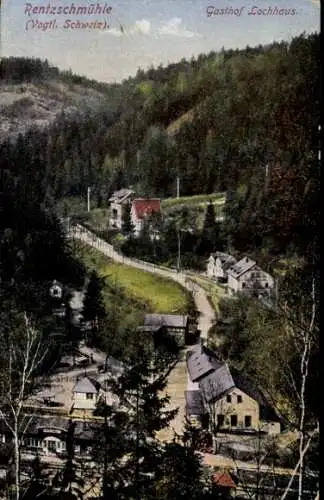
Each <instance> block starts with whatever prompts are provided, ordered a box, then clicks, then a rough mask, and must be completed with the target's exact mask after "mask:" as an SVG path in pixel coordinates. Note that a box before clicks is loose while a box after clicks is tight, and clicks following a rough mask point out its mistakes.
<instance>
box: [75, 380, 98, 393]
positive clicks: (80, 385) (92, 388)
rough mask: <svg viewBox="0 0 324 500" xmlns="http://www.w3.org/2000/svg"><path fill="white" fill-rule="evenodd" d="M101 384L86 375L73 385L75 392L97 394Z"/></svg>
mask: <svg viewBox="0 0 324 500" xmlns="http://www.w3.org/2000/svg"><path fill="white" fill-rule="evenodd" d="M99 386H100V384H98V382H97V381H96V380H93V379H91V378H89V377H84V378H82V379H81V380H79V381H78V382H77V383H76V384H75V386H74V387H73V392H82V393H87V394H97V392H98V389H99Z"/></svg>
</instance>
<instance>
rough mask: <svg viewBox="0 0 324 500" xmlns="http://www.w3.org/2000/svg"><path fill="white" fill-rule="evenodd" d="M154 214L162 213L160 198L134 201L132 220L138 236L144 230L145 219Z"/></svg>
mask: <svg viewBox="0 0 324 500" xmlns="http://www.w3.org/2000/svg"><path fill="white" fill-rule="evenodd" d="M153 213H157V214H160V213H161V200H160V199H159V198H136V199H135V200H133V202H132V208H131V218H132V223H133V226H134V233H135V235H136V236H138V235H139V233H140V232H141V230H142V229H143V225H144V221H145V219H146V218H147V217H149V216H150V215H152V214H153Z"/></svg>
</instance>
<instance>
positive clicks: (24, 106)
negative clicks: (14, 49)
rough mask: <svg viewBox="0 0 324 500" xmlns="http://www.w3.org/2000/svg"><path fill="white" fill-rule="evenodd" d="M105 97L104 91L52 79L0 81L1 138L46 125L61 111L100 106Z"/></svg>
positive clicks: (77, 110)
mask: <svg viewBox="0 0 324 500" xmlns="http://www.w3.org/2000/svg"><path fill="white" fill-rule="evenodd" d="M105 100H106V95H105V94H104V93H101V92H99V91H98V90H96V89H92V88H87V87H83V86H82V85H77V84H73V83H64V82H60V81H55V80H49V81H44V82H39V83H32V82H28V83H21V84H8V83H5V84H0V116H1V120H0V141H1V140H2V139H4V138H5V137H7V136H9V135H10V136H11V137H12V136H16V135H17V134H19V133H25V132H26V131H27V130H28V129H29V128H31V127H32V126H33V127H38V128H42V127H45V126H47V125H49V124H50V123H52V122H53V121H54V120H55V118H57V117H58V116H59V115H61V114H62V113H63V112H64V114H65V115H72V114H74V113H76V112H80V110H83V109H84V111H87V110H96V109H99V108H100V107H101V106H102V105H103V104H104V102H105Z"/></svg>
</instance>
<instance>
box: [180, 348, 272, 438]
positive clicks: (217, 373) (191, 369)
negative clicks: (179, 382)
mask: <svg viewBox="0 0 324 500" xmlns="http://www.w3.org/2000/svg"><path fill="white" fill-rule="evenodd" d="M187 370H188V375H189V378H190V381H191V383H194V384H197V387H196V391H187V392H188V393H187V394H186V401H187V414H188V415H189V417H194V418H196V419H200V420H201V421H203V420H204V421H206V415H209V427H211V428H213V429H215V428H216V429H217V430H220V431H221V430H229V429H230V430H241V431H247V430H249V431H250V430H255V431H256V430H259V429H262V430H263V431H264V432H267V433H271V434H277V433H280V422H279V419H278V418H277V416H276V415H275V413H274V411H273V410H272V408H271V407H270V405H269V404H268V402H267V401H266V399H265V397H264V396H263V394H262V393H261V392H260V391H259V390H258V389H256V388H255V387H254V385H253V384H252V383H251V381H247V380H246V379H245V378H244V377H243V376H242V375H240V374H239V373H238V372H236V371H235V370H233V369H231V370H230V369H229V367H228V365H227V364H226V363H224V362H223V361H221V360H220V359H219V358H218V357H217V355H216V354H215V353H214V352H213V351H211V350H210V349H208V348H207V347H205V346H202V345H201V344H197V345H196V346H194V347H193V348H192V349H190V350H189V351H188V353H187ZM197 389H198V390H197ZM199 392H200V395H199Z"/></svg>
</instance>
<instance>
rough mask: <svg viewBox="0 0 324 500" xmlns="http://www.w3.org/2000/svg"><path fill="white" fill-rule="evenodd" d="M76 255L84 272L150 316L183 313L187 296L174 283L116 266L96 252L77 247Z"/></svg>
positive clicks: (87, 248)
mask: <svg viewBox="0 0 324 500" xmlns="http://www.w3.org/2000/svg"><path fill="white" fill-rule="evenodd" d="M77 255H78V256H79V258H81V260H82V261H83V262H84V263H85V265H86V267H87V268H88V269H95V270H96V271H97V272H98V274H99V275H100V276H103V277H105V278H108V281H109V283H110V284H112V283H113V284H114V285H115V286H117V287H118V288H119V289H121V291H122V292H124V294H125V296H127V297H128V298H129V299H130V300H131V301H134V303H135V304H136V303H137V304H141V306H142V309H144V310H146V311H148V312H152V313H179V314H184V313H186V312H187V309H188V304H189V294H188V292H187V291H186V290H184V289H183V288H182V287H181V286H180V285H179V284H178V283H176V282H174V281H172V280H168V279H167V278H164V277H162V276H157V275H156V274H153V273H150V272H146V271H142V270H141V269H137V268H135V267H131V266H126V265H124V264H119V263H116V262H114V261H112V260H110V259H108V258H107V257H106V256H104V255H103V254H102V253H101V252H99V251H98V250H95V249H93V248H90V247H89V246H87V245H84V244H79V243H78V248H77Z"/></svg>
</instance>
